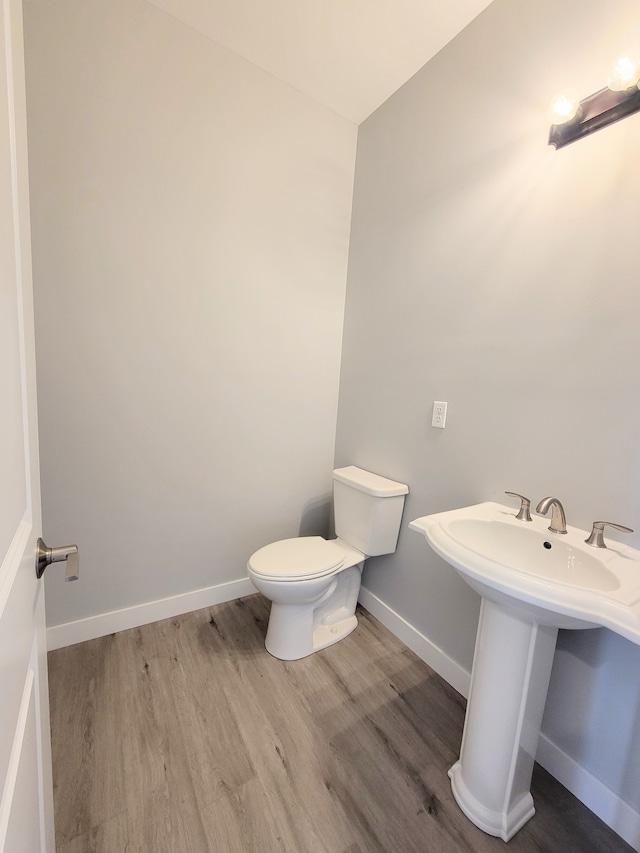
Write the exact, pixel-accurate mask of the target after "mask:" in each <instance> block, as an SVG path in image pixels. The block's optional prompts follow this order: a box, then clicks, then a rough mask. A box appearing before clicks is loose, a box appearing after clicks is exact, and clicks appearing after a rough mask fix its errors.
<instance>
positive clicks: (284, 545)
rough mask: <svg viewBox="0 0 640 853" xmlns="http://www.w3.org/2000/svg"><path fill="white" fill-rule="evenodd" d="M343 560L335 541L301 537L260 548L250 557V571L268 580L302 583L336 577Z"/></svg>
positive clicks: (340, 550) (343, 557)
mask: <svg viewBox="0 0 640 853" xmlns="http://www.w3.org/2000/svg"><path fill="white" fill-rule="evenodd" d="M344 559H345V554H344V551H343V550H342V549H341V548H340V547H339V546H338V545H336V543H335V541H328V540H327V539H323V538H322V536H302V537H297V538H295V539H281V540H280V541H279V542H272V543H271V544H270V545H265V546H264V548H260V549H259V550H258V551H256V552H255V554H252V556H251V557H250V559H249V568H250V569H251V571H252V572H254V573H255V574H256V575H259V576H260V577H262V578H265V579H266V580H274V581H282V582H286V581H300V580H305V579H308V580H310V579H312V578H321V577H323V576H325V575H330V574H333V572H335V571H336V569H339V568H340V567H341V566H342V564H343V563H344Z"/></svg>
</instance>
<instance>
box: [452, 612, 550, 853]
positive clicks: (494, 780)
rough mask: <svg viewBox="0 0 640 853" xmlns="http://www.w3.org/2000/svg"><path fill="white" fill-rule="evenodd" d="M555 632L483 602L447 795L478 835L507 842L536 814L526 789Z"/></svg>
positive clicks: (543, 704)
mask: <svg viewBox="0 0 640 853" xmlns="http://www.w3.org/2000/svg"><path fill="white" fill-rule="evenodd" d="M557 635H558V629H557V628H554V627H551V626H548V625H539V624H538V623H536V622H534V621H533V619H532V618H531V616H530V614H528V613H526V612H525V611H524V610H518V609H517V608H516V607H511V606H509V605H505V604H497V603H496V602H494V601H490V600H488V599H486V598H483V599H482V606H481V610H480V622H479V625H478V636H477V640H476V649H475V655H474V659H473V669H472V672H471V688H470V692H469V701H468V705H467V714H466V718H465V724H464V734H463V737H462V747H461V751H460V760H459V761H457V762H456V763H455V764H454V765H453V767H452V768H451V770H450V771H449V776H450V777H451V787H452V790H453V795H454V797H455V799H456V801H457V803H458V805H459V806H460V808H461V809H462V811H463V812H464V813H465V814H466V816H467V817H468V818H469V819H470V820H471V821H473V823H475V824H476V826H478V827H479V828H480V829H482V830H484V831H485V832H487V833H489V834H490V835H497V836H498V837H500V838H502V840H503V841H508V840H509V839H510V838H511V837H512V836H513V835H514V834H515V833H516V832H517V831H518V830H519V829H520V827H521V826H523V824H525V823H526V822H527V821H528V820H529V818H531V817H532V816H533V814H534V812H535V809H534V806H533V798H532V797H531V793H530V791H529V788H530V784H531V774H532V772H533V762H534V759H535V754H536V747H537V744H538V735H539V733H540V724H541V723H542V714H543V712H544V706H545V701H546V698H547V689H548V687H549V677H550V675H551V666H552V664H553V656H554V652H555V646H556V638H557Z"/></svg>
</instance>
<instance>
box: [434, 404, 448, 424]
mask: <svg viewBox="0 0 640 853" xmlns="http://www.w3.org/2000/svg"><path fill="white" fill-rule="evenodd" d="M446 423H447V404H446V403H442V402H440V401H439V400H436V401H435V402H434V404H433V416H432V418H431V426H432V427H438V428H439V429H444V428H445V425H446Z"/></svg>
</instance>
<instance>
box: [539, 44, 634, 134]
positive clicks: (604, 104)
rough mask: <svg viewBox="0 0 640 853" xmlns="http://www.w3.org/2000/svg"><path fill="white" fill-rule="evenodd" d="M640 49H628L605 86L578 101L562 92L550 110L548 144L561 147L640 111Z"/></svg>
mask: <svg viewBox="0 0 640 853" xmlns="http://www.w3.org/2000/svg"><path fill="white" fill-rule="evenodd" d="M639 86H640V51H629V52H628V53H626V54H625V56H622V57H620V59H618V61H617V62H616V64H615V66H614V68H613V70H612V72H611V74H610V76H609V80H608V83H607V87H606V88H605V89H600V91H599V92H595V93H594V94H593V95H589V97H587V98H584V99H583V100H582V101H580V100H578V95H577V93H576V92H574V91H572V90H571V91H566V92H562V93H560V94H559V95H556V97H555V98H554V99H553V102H552V104H551V107H550V109H549V118H550V120H551V128H550V129H549V145H553V146H554V147H555V148H562V147H563V146H565V145H568V144H569V143H570V142H575V140H576V139H581V138H582V137H583V136H587V135H588V134H589V133H594V132H595V131H596V130H600V128H602V127H606V126H607V125H608V124H613V122H614V121H619V120H620V119H621V118H624V117H625V116H629V115H631V114H632V113H635V112H638V110H640V88H639Z"/></svg>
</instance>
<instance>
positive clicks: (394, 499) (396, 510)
mask: <svg viewBox="0 0 640 853" xmlns="http://www.w3.org/2000/svg"><path fill="white" fill-rule="evenodd" d="M408 491H409V487H408V486H405V484H404V483H396V482H395V480H388V479H387V478H386V477H380V476H378V474H372V473H371V472H369V471H364V470H363V469H362V468H356V467H355V465H350V466H349V467H347V468H336V470H335V471H334V472H333V511H334V515H335V525H336V536H337V537H338V538H339V539H342V540H343V541H344V542H347V543H348V544H349V545H351V546H353V547H354V548H357V549H358V551H361V552H362V553H363V554H366V555H367V556H368V557H377V556H379V555H380V554H392V553H393V552H394V551H395V550H396V545H397V544H398V534H399V533H400V521H401V519H402V510H403V508H404V496H405V495H406V494H407V493H408Z"/></svg>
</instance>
